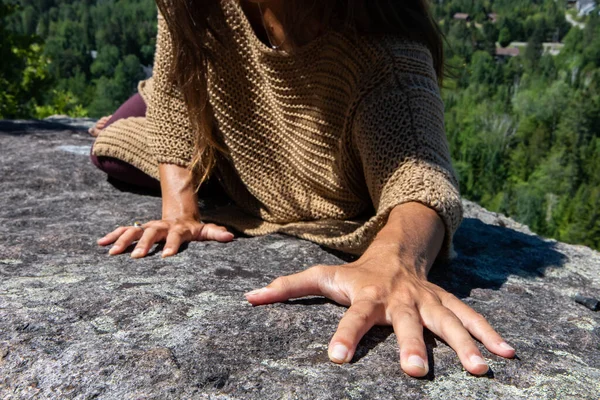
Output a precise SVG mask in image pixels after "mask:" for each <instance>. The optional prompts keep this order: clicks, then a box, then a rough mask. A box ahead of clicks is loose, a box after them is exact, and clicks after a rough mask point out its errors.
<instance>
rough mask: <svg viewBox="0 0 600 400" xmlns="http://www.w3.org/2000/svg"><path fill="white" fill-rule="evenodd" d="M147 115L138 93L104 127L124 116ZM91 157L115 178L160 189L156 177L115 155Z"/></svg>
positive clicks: (99, 166) (94, 162) (96, 164)
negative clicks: (114, 156)
mask: <svg viewBox="0 0 600 400" xmlns="http://www.w3.org/2000/svg"><path fill="white" fill-rule="evenodd" d="M145 115H146V104H145V103H144V100H143V99H142V96H140V95H139V94H138V93H136V94H135V95H133V96H131V98H129V100H127V101H126V102H125V103H123V105H122V106H121V107H119V109H118V110H117V111H116V112H115V113H114V114H113V115H112V116H111V117H110V118H109V120H108V121H107V122H106V124H105V125H104V128H107V127H108V126H110V125H111V124H112V123H114V122H115V121H117V120H119V119H122V118H129V117H144V116H145ZM90 158H91V160H92V163H93V164H94V165H95V166H96V167H98V168H99V169H100V170H102V171H104V172H106V173H107V174H108V176H109V177H111V178H113V179H116V180H118V181H121V182H124V183H127V184H130V185H134V186H138V187H141V188H145V189H151V190H160V183H159V182H158V181H157V180H156V179H154V178H152V177H151V176H149V175H147V174H145V173H144V172H142V171H141V170H139V169H138V168H136V167H134V166H133V165H131V164H129V163H126V162H125V161H121V160H119V159H117V158H113V157H96V156H95V155H93V154H90Z"/></svg>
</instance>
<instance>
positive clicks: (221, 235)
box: [197, 224, 234, 242]
mask: <svg viewBox="0 0 600 400" xmlns="http://www.w3.org/2000/svg"><path fill="white" fill-rule="evenodd" d="M197 237H198V239H197V240H199V241H203V240H215V241H218V242H230V241H231V240H233V237H234V235H233V233H231V232H229V231H227V229H226V228H225V227H224V226H218V225H215V224H203V225H202V228H201V229H200V233H199V234H198V236H197Z"/></svg>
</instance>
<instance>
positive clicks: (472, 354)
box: [421, 303, 489, 375]
mask: <svg viewBox="0 0 600 400" xmlns="http://www.w3.org/2000/svg"><path fill="white" fill-rule="evenodd" d="M421 317H422V319H423V323H424V326H425V327H427V328H428V329H429V330H430V331H432V332H433V333H435V334H436V335H438V336H439V337H441V338H442V339H443V340H444V341H445V342H446V343H448V345H449V346H450V347H452V348H453V349H454V351H455V352H456V354H457V355H458V358H459V359H460V361H461V363H462V365H463V366H464V367H465V369H466V370H467V371H469V372H470V373H472V374H473V375H483V374H485V373H486V372H487V371H488V370H489V366H488V364H487V363H486V361H485V360H484V359H483V356H482V355H481V352H480V351H479V349H478V348H477V345H476V344H475V341H474V340H473V338H472V337H471V334H470V333H469V332H467V330H466V329H465V327H464V326H463V324H462V322H461V321H460V320H459V319H458V317H457V316H456V315H454V313H452V311H450V310H449V309H447V308H446V307H444V306H443V305H441V304H439V303H438V304H437V305H425V306H422V307H421Z"/></svg>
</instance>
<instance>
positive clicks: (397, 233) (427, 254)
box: [369, 202, 444, 279]
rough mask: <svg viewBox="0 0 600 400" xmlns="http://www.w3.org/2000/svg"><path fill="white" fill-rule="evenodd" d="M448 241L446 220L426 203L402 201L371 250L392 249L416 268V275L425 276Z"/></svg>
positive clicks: (376, 238)
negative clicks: (445, 227) (444, 242)
mask: <svg viewBox="0 0 600 400" xmlns="http://www.w3.org/2000/svg"><path fill="white" fill-rule="evenodd" d="M443 241H444V223H443V222H442V219H441V218H440V217H439V215H438V214H437V213H436V212H435V211H434V210H432V209H431V208H428V207H426V206H424V205H423V204H420V203H416V202H411V203H404V204H400V205H398V206H396V207H394V209H393V210H392V212H391V213H390V216H389V218H388V221H387V223H386V224H385V226H384V227H383V228H382V229H381V231H379V233H378V234H377V236H376V237H375V240H374V241H373V243H372V244H371V246H369V251H371V252H372V251H391V252H394V253H395V254H398V255H399V256H400V257H402V261H403V264H405V265H411V266H412V267H414V273H415V275H416V276H418V277H420V278H422V279H425V278H426V277H427V275H428V273H429V270H430V269H431V267H432V265H433V262H434V260H435V259H436V257H437V255H438V253H439V252H440V249H441V247H442V243H443Z"/></svg>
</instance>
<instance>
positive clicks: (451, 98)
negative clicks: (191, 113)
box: [0, 0, 600, 250]
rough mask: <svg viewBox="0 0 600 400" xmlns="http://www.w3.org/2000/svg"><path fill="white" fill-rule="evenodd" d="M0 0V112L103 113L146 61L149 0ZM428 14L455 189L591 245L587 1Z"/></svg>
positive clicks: (506, 3) (598, 46) (594, 202)
mask: <svg viewBox="0 0 600 400" xmlns="http://www.w3.org/2000/svg"><path fill="white" fill-rule="evenodd" d="M0 1H2V3H0V20H1V21H2V24H1V25H0V56H1V57H2V64H1V66H0V118H32V117H33V118H44V117H46V116H49V115H52V114H67V115H71V116H90V117H100V116H102V115H108V114H110V113H112V112H113V111H114V110H115V109H116V108H117V107H118V106H119V105H120V104H121V102H123V101H124V100H126V99H127V97H129V96H130V95H131V94H132V93H133V91H134V90H135V87H136V84H137V82H138V81H139V80H140V79H143V78H144V76H145V68H146V70H147V67H149V66H151V65H152V58H153V51H154V44H155V34H156V19H155V18H156V7H155V5H154V2H153V1H152V0H128V1H123V0H98V1H93V0H66V1H57V0H19V1H14V0H13V1H11V0H0ZM432 13H433V17H434V18H435V19H436V20H437V21H438V22H439V25H440V28H441V30H442V32H443V33H444V35H445V38H446V58H447V64H448V68H447V73H448V77H447V78H446V79H445V81H444V87H443V89H442V96H443V98H444V102H445V106H446V131H447V135H448V139H449V141H450V147H451V151H452V157H453V160H454V165H455V168H456V170H457V172H458V174H459V177H460V181H461V192H462V194H463V196H464V197H465V198H468V199H470V200H473V201H476V202H477V203H479V204H481V205H482V206H484V207H486V208H487V209H489V210H492V211H497V212H501V213H504V214H506V215H509V216H511V217H512V218H514V219H516V220H518V221H519V222H522V223H524V224H526V225H528V226H530V227H531V229H532V230H533V231H535V232H537V233H538V234H541V235H543V236H546V237H552V238H555V239H557V240H560V241H564V242H568V243H578V244H584V245H587V246H590V247H593V248H595V249H599V250H600V161H599V160H600V16H599V15H598V8H596V10H595V11H593V12H592V13H590V14H589V15H588V16H584V17H579V16H578V15H577V12H576V10H574V9H573V8H572V6H568V5H567V1H566V0H565V1H554V0H485V1H482V0H450V1H443V0H439V1H436V2H435V3H434V4H433V5H432ZM567 16H570V18H569V19H570V20H571V22H569V21H568V20H567V18H566V17H567ZM572 23H577V24H579V26H572ZM517 49H518V50H517ZM517 53H518V54H517Z"/></svg>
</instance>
